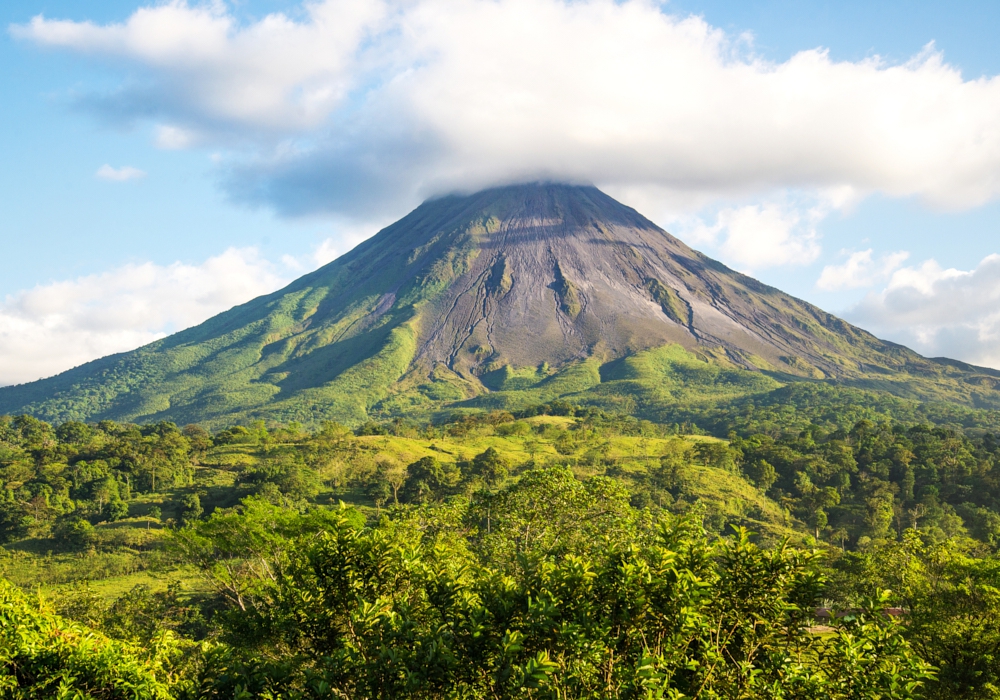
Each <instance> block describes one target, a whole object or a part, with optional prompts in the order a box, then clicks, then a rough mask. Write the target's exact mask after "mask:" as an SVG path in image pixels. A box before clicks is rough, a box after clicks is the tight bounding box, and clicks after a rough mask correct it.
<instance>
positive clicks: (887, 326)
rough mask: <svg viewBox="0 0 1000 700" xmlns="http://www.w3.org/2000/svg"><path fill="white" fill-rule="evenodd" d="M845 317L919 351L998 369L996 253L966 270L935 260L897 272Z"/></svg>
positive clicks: (999, 259)
mask: <svg viewBox="0 0 1000 700" xmlns="http://www.w3.org/2000/svg"><path fill="white" fill-rule="evenodd" d="M846 317H847V318H848V319H849V320H850V321H852V322H853V323H857V324H858V325H861V326H863V327H864V328H867V329H868V330H870V331H872V332H874V333H875V334H876V335H879V336H880V337H884V338H887V339H890V340H895V341H897V342H900V343H903V344H905V345H908V346H910V347H912V348H914V349H915V350H917V351H918V352H920V353H922V354H924V355H928V356H932V357H936V356H944V357H952V358H956V359H959V360H964V361H966V362H971V363H974V364H978V365H985V366H988V367H995V368H997V369H1000V255H996V254H994V255H990V256H988V257H986V258H984V259H983V260H982V262H980V263H979V265H978V266H977V267H976V268H975V269H974V270H968V271H965V270H957V269H954V268H948V269H945V268H942V267H941V266H940V265H939V264H938V263H937V262H936V261H934V260H927V261H925V262H924V263H922V264H921V265H919V266H910V267H904V268H901V269H899V270H896V271H895V272H894V273H893V274H892V277H891V278H890V279H889V283H888V284H887V285H886V287H885V289H883V290H882V291H880V292H871V293H869V294H868V295H867V296H866V297H865V298H864V299H863V300H862V301H861V303H859V304H858V305H857V306H856V307H855V308H854V309H852V310H851V311H850V312H848V313H847V314H846Z"/></svg>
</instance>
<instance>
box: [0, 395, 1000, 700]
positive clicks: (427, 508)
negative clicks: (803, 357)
mask: <svg viewBox="0 0 1000 700" xmlns="http://www.w3.org/2000/svg"><path fill="white" fill-rule="evenodd" d="M836 398H837V397H836V396H832V395H830V394H829V393H824V392H820V393H818V394H815V393H814V394H812V397H811V398H809V397H807V396H800V397H799V400H798V402H797V404H796V402H789V403H788V404H786V405H785V406H784V407H783V408H780V409H779V408H775V407H768V406H760V407H757V406H755V407H753V408H752V410H751V409H750V408H749V407H748V408H747V409H746V410H744V411H743V413H742V415H739V416H736V417H734V421H733V423H732V425H731V428H732V429H731V430H730V431H728V439H720V438H719V437H714V436H711V435H707V434H703V433H705V432H706V431H704V430H702V429H700V428H699V427H698V425H697V424H696V423H693V422H687V423H674V424H662V423H653V422H649V421H645V420H640V419H636V418H633V417H629V416H626V415H622V414H613V413H607V412H604V411H602V410H599V409H595V408H592V407H590V408H588V407H579V406H573V405H571V404H568V403H564V402H554V403H548V404H539V405H535V406H530V407H527V408H525V409H522V410H521V411H519V412H516V413H510V412H506V411H493V412H479V413H474V414H457V415H455V416H454V417H452V418H451V419H448V420H444V421H442V422H438V423H414V422H406V421H399V420H397V421H393V422H389V423H381V424H380V423H369V424H366V425H363V426H360V427H359V428H357V429H355V430H353V431H352V430H349V429H347V428H344V427H343V426H340V425H337V424H334V423H329V424H326V425H324V426H322V427H321V428H320V429H319V430H315V431H306V430H304V429H302V427H301V426H298V425H296V424H289V425H285V426H280V425H273V424H272V425H266V424H264V423H255V424H252V425H248V426H235V427H231V428H227V429H225V430H219V431H217V432H215V433H209V432H207V431H205V430H204V429H202V428H199V427H197V426H194V425H191V426H187V427H184V428H179V427H177V426H175V425H173V424H171V423H159V424H151V425H145V426H135V425H126V424H118V423H113V422H110V421H105V422H102V423H98V424H90V425H88V424H84V423H75V422H69V423H63V424H61V425H58V426H52V425H49V424H47V423H44V422H42V421H39V420H37V419H34V418H30V417H27V416H18V417H8V418H3V419H0V476H2V479H3V487H4V490H3V495H4V500H3V503H2V511H0V513H2V514H0V536H2V538H3V543H4V550H3V551H4V554H3V558H2V559H0V566H2V571H3V574H4V576H5V577H6V578H7V579H8V580H9V581H10V582H11V584H12V585H13V586H14V587H16V588H20V589H21V590H22V591H24V592H25V593H26V594H27V597H25V594H24V593H18V592H16V590H15V589H14V588H10V589H5V590H9V592H8V593H4V595H5V596H7V597H6V598H4V599H3V602H2V605H0V607H2V608H3V610H4V611H6V612H4V614H6V615H7V616H8V617H7V618H6V619H8V620H9V622H8V623H6V626H5V627H4V630H3V631H2V632H0V633H2V634H4V635H7V636H6V637H4V639H5V640H6V641H5V642H4V644H5V646H4V647H3V649H4V651H3V652H2V653H3V664H4V665H3V668H4V669H6V670H5V671H3V672H4V673H5V674H7V675H6V676H3V677H2V678H0V683H6V684H7V685H6V686H5V687H9V688H11V689H13V688H19V689H26V688H31V689H34V690H32V691H31V692H28V691H24V692H27V694H24V692H22V695H21V696H19V697H35V696H37V692H39V691H38V690H37V689H39V688H45V687H57V686H59V684H63V686H64V687H66V688H74V687H77V688H83V689H84V690H85V692H88V693H91V695H92V696H93V697H123V698H124V697H168V696H172V697H178V698H196V697H216V698H236V697H275V698H277V697H286V698H305V697H309V698H313V697H315V698H320V697H352V698H354V697H414V698H439V697H440V698H445V697H468V698H480V697H510V698H514V697H545V698H556V697H559V698H562V697H611V698H615V697H618V698H640V697H641V698H646V697H674V698H681V697H698V698H714V697H723V698H740V697H788V698H803V697H805V698H811V697H817V698H818V697H821V696H822V697H833V698H857V697H871V698H882V697H899V698H905V697H933V698H955V697H959V698H961V697H968V698H979V697H989V695H988V693H989V692H992V691H990V690H989V688H990V687H991V685H993V684H996V683H997V681H998V680H1000V678H998V674H1000V663H997V662H995V661H994V660H993V659H994V658H995V656H994V655H993V652H992V649H993V648H994V646H995V645H996V644H997V643H998V641H1000V635H997V633H995V631H994V626H993V625H992V623H991V622H990V621H991V620H993V619H995V615H996V614H997V613H998V612H1000V600H998V599H996V598H995V596H994V595H993V594H992V593H991V592H990V591H993V590H995V589H996V588H997V587H1000V558H998V557H997V555H996V554H995V551H996V547H997V545H998V543H1000V515H998V497H1000V441H998V440H997V438H996V437H995V434H994V433H993V432H991V430H990V428H989V426H990V424H991V422H992V421H993V420H994V417H993V416H992V415H991V414H988V413H982V412H973V413H974V414H975V415H973V413H960V414H959V415H957V416H956V415H953V414H948V413H947V412H945V413H941V412H937V411H936V409H934V408H933V407H930V406H926V405H925V406H919V407H913V406H902V408H901V406H900V405H896V404H893V405H892V406H890V407H888V408H892V409H893V410H904V414H906V415H911V417H913V416H919V419H917V420H910V421H907V420H902V419H894V418H891V417H890V416H889V415H888V414H886V413H884V412H883V411H885V410H888V409H887V406H886V405H881V404H877V403H872V404H870V405H868V406H867V407H865V406H863V405H860V404H859V403H857V402H855V403H854V405H855V406H856V407H857V411H859V413H851V412H842V411H839V410H837V408H836V403H835V399H836ZM841 398H843V397H841ZM856 398H857V397H856V396H851V397H848V399H851V400H854V399H856ZM845 400H846V399H845ZM831 401H832V403H831ZM775 411H778V414H777V415H776V414H775ZM906 411H911V413H909V414H907V413H906ZM928 416H934V417H935V418H936V420H937V421H938V422H937V423H932V422H930V421H929V420H928V419H927V417H928ZM779 425H784V429H780V428H779ZM37 594H40V595H41V598H40V599H39V598H35V597H33V596H36V595H37ZM821 608H833V609H835V610H843V611H846V612H847V614H846V616H843V617H838V616H837V615H836V614H834V615H833V617H832V618H831V617H830V616H828V615H826V614H825V613H823V614H821V615H820V616H819V617H817V614H818V613H817V610H818V609H821ZM890 608H893V609H895V608H899V609H900V612H899V613H894V614H893V615H890V616H886V615H885V613H884V611H885V610H887V609H890ZM87 629H92V630H94V631H95V632H94V634H97V635H98V636H97V637H92V638H86V639H92V640H96V641H87V642H84V639H85V637H82V636H80V635H81V634H83V633H82V632H80V630H87ZM18 630H31V632H30V634H32V635H36V637H33V638H32V639H35V638H37V642H31V643H28V642H25V641H24V640H25V639H26V638H25V637H24V634H26V633H27V632H22V631H18ZM60 630H74V631H72V632H69V631H60ZM74 635H75V636H74ZM104 639H109V640H113V641H100V640H104ZM15 640H19V641H16V643H15ZM53 644H57V645H59V646H58V651H52V652H51V653H50V652H47V651H44V649H46V648H48V647H47V646H46V645H53ZM114 644H121V645H124V646H123V647H122V649H125V650H127V651H123V652H113V653H111V652H106V651H105V650H110V649H113V648H115V647H113V646H107V645H114ZM81 645H82V646H81ZM95 654H104V656H100V657H98V656H94V655H95ZM95 664H96V666H95ZM932 666H933V668H932ZM25 669H31V670H30V671H26V670H25ZM95 669H97V670H95ZM101 669H103V670H101ZM860 669H864V672H861V671H860ZM87 674H91V675H87ZM95 674H96V675H95ZM136 674H138V675H136ZM140 677H141V679H142V680H141V681H139V680H136V679H137V678H140ZM88 679H89V680H88ZM130 679H131V680H130ZM46 684H48V685H46ZM130 684H131V685H130ZM99 688H103V690H100V691H99V692H98V689H99ZM129 688H142V689H143V690H141V692H140V691H139V690H134V691H133V690H130V689H129ZM19 692H20V691H19ZM33 692H34V693H36V694H35V695H32V693H33ZM984 693H987V694H986V695H984Z"/></svg>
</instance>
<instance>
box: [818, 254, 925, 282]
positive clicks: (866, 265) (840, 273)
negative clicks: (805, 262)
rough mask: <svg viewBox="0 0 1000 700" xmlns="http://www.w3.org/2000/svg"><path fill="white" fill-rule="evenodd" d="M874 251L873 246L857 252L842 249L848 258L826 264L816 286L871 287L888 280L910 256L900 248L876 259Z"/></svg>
mask: <svg viewBox="0 0 1000 700" xmlns="http://www.w3.org/2000/svg"><path fill="white" fill-rule="evenodd" d="M873 252H874V251H873V250H872V249H871V248H869V249H868V250H860V251H857V252H850V251H847V250H843V251H841V255H847V260H845V261H844V262H843V263H841V264H840V265H827V266H825V267H824V268H823V271H822V272H821V273H820V275H819V279H818V280H817V281H816V286H817V287H819V288H820V289H822V290H824V291H827V292H836V291H840V290H843V289H859V288H861V287H871V286H873V285H875V284H877V283H879V282H884V281H885V280H887V279H888V278H889V275H891V274H892V273H893V272H895V271H896V270H897V269H898V268H899V267H900V265H902V264H903V263H904V262H906V259H907V258H909V257H910V254H909V253H908V252H907V251H905V250H900V251H896V252H895V253H885V254H883V255H881V256H880V257H879V259H878V260H875V259H874V258H873V257H872V254H873Z"/></svg>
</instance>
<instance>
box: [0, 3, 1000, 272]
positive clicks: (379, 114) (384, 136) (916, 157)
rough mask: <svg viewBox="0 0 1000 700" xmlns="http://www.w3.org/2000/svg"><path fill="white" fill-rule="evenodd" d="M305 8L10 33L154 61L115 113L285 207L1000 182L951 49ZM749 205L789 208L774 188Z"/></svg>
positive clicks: (159, 10) (575, 20)
mask: <svg viewBox="0 0 1000 700" xmlns="http://www.w3.org/2000/svg"><path fill="white" fill-rule="evenodd" d="M296 17H299V19H293V18H292V17H290V16H287V15H284V14H271V15H268V16H266V17H264V18H263V19H259V20H255V21H252V22H249V23H240V22H239V21H238V20H237V18H236V17H235V16H234V15H233V14H231V13H229V12H228V11H226V10H225V9H224V6H223V4H222V3H213V4H211V5H209V6H207V7H206V6H190V5H188V4H186V3H185V2H183V1H181V0H174V1H173V2H169V3H167V4H163V5H156V6H152V7H147V8H143V9H140V10H138V11H136V12H135V13H134V14H133V15H132V16H131V17H129V18H128V19H127V21H125V22H123V23H120V24H109V25H97V24H94V23H90V22H71V21H62V20H53V19H46V18H44V17H42V16H38V17H35V18H34V19H33V20H31V21H30V22H29V23H28V24H25V25H15V26H12V27H11V32H12V34H14V35H15V36H17V37H20V38H23V39H27V40H30V41H33V42H36V43H38V44H42V45H46V46H54V47H62V48H64V49H67V50H71V51H75V52H77V53H80V54H86V55H93V56H97V57H104V58H110V59H113V60H114V61H115V62H116V64H119V65H122V66H124V67H130V68H137V69H138V70H139V72H138V73H136V75H138V76H139V78H137V79H136V81H135V83H134V84H133V83H130V84H129V86H125V87H123V88H122V89H121V90H120V91H119V92H116V93H115V94H114V95H112V96H110V97H107V98H106V99H104V101H103V104H104V106H105V108H106V109H107V110H110V111H118V112H121V113H122V114H124V115H125V116H129V115H131V116H132V117H135V118H152V119H153V120H154V121H156V122H158V123H159V124H161V130H160V132H159V136H158V141H159V143H160V145H162V146H165V147H183V146H184V145H185V144H187V145H190V144H194V143H197V144H203V145H208V146H212V144H215V145H222V146H226V147H232V148H234V149H235V150H234V151H231V152H230V158H229V166H230V167H229V170H228V171H227V172H228V176H229V179H228V186H229V188H230V191H231V193H232V194H233V196H234V197H236V198H238V199H245V200H249V201H254V202H264V203H267V204H269V205H271V206H274V207H275V208H276V209H277V210H279V211H281V212H284V213H287V214H301V213H309V212H315V211H328V212H330V211H332V212H337V213H341V214H349V215H358V216H366V215H369V214H371V213H372V212H375V211H382V212H384V211H385V208H386V207H387V206H389V207H390V208H393V209H394V210H395V211H397V212H398V211H402V210H403V209H405V208H406V207H408V206H410V205H411V204H412V203H413V202H414V201H416V199H419V198H420V197H422V196H425V195H428V194H431V193H434V192H439V191H442V190H447V189H452V188H459V189H463V188H464V189H471V188H477V187H480V186H483V185H486V184H491V183H497V182H501V181H511V180H524V179H530V178H539V177H552V178H559V179H567V180H573V181H592V182H595V183H597V184H599V185H602V186H608V187H612V188H614V187H617V188H627V187H657V188H660V189H661V190H662V191H663V192H666V193H668V194H669V195H670V196H671V197H672V198H673V199H675V200H676V199H683V198H685V197H686V198H687V199H688V200H704V199H706V198H708V199H709V200H711V199H713V198H716V199H717V198H726V199H730V200H731V199H733V198H734V197H737V198H738V197H744V196H747V195H750V194H754V193H758V194H759V193H768V192H773V191H775V190H779V191H780V190H782V189H784V188H799V189H810V188H814V189H817V190H818V189H825V188H835V187H840V188H849V189H852V190H853V191H856V192H858V193H866V192H872V191H880V192H883V193H886V194H888V195H890V196H914V195H915V196H918V197H921V198H923V199H924V200H926V201H928V202H931V203H933V204H935V205H939V206H945V207H969V206H975V205H978V204H981V203H983V202H986V201H989V200H991V199H994V198H996V197H997V196H998V194H1000V79H998V78H979V79H976V80H964V79H963V78H962V76H961V74H960V72H959V71H958V70H957V69H956V68H953V67H951V66H949V65H947V64H946V63H945V62H944V59H943V57H942V56H941V55H940V54H939V53H937V52H935V51H934V50H933V48H932V47H929V48H928V49H927V50H926V51H925V52H923V53H922V54H920V55H919V56H917V57H915V58H914V59H913V60H912V61H910V62H908V63H906V64H903V65H890V64H887V63H884V62H882V61H880V60H879V59H877V58H871V59H866V60H863V61H858V62H845V61H834V60H832V59H831V58H830V57H829V55H828V54H827V53H825V52H824V51H822V50H811V51H803V52H800V53H798V54H796V55H795V56H793V57H791V58H790V59H788V60H786V61H784V62H780V63H773V62H768V61H764V60H762V59H760V58H759V57H757V56H755V55H754V54H753V53H752V47H751V48H748V46H749V44H748V43H747V42H746V40H745V37H742V36H737V37H730V36H728V35H726V34H725V33H724V32H722V31H720V30H718V29H715V28H713V27H711V26H709V25H708V24H707V23H706V22H704V21H703V20H702V19H700V18H696V17H693V18H692V17H688V18H682V17H677V16H672V15H669V14H667V13H666V12H665V10H664V7H663V6H662V5H661V4H659V3H656V2H653V0H625V1H623V2H614V1H613V0H581V1H579V2H570V1H568V0H323V1H319V2H313V3H306V4H304V5H302V9H301V12H300V13H299V14H297V15H296ZM171 130H177V131H176V132H175V131H171ZM171 134H182V135H183V138H176V139H175V138H173V137H171V136H170V135H171ZM241 144H242V145H241ZM733 216H734V217H744V220H747V217H752V218H756V219H757V220H758V221H762V220H763V219H767V218H769V217H770V219H771V223H770V224H767V225H768V226H770V227H772V228H773V226H775V225H778V226H780V225H784V224H781V223H780V222H778V221H777V219H776V218H775V217H778V218H780V217H781V214H780V213H775V212H769V211H766V206H764V205H761V206H759V207H758V211H756V212H752V211H750V210H746V211H743V212H742V213H734V214H733ZM734 221H735V219H734ZM737 225H738V224H737ZM747 225H748V226H749V225H750V224H747ZM756 225H757V224H754V226H756ZM760 225H763V224H760ZM734 245H737V244H736V243H734ZM803 245H804V246H805V247H804V248H802V249H801V250H798V251H793V252H790V253H787V255H791V257H792V258H794V259H796V260H799V259H803V258H805V257H808V256H809V255H810V254H811V253H810V250H811V247H810V245H809V244H808V243H803ZM734 251H735V253H734V254H737V255H744V254H745V253H746V251H745V250H743V249H740V248H735V249H734ZM783 255H785V253H782V254H776V256H775V257H776V258H777V259H780V258H781V257H782V256H783Z"/></svg>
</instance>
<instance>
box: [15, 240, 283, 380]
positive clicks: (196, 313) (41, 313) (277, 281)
mask: <svg viewBox="0 0 1000 700" xmlns="http://www.w3.org/2000/svg"><path fill="white" fill-rule="evenodd" d="M283 282H284V280H283V278H282V276H281V275H280V274H279V273H278V272H277V271H276V270H275V269H274V267H273V266H272V265H271V264H270V263H268V262H267V261H266V260H264V259H262V258H261V257H260V256H259V255H258V253H257V252H256V251H255V250H254V249H252V248H245V249H236V248H231V249H229V250H227V251H225V252H224V253H222V254H221V255H218V256H216V257H213V258H210V259H208V260H206V261H205V262H204V263H202V264H200V265H186V264H182V263H174V264H173V265H165V266H164V265H154V264H152V263H144V264H133V265H125V266H123V267H120V268H117V269H114V270H111V271H109V272H105V273H102V274H97V275H90V276H86V277H80V278H78V279H75V280H68V281H61V282H53V283H50V284H45V285H39V286H37V287H35V288H34V289H29V290H25V291H22V292H20V293H18V294H14V295H12V296H9V297H7V298H6V300H4V301H3V302H2V303H0V385H6V384H17V383H21V382H26V381H31V380H33V379H38V378H40V377H46V376H50V375H53V374H56V373H58V372H61V371H63V370H66V369H69V368H70V367H74V366H76V365H79V364H82V363H84V362H87V361H89V360H93V359H96V358H98V357H103V356H105V355H109V354H111V353H115V352H121V351H124V350H131V349H133V348H136V347H139V346H140V345H144V344H146V343H149V342H152V341H154V340H156V339H158V338H161V337H163V336H165V335H167V334H169V333H172V332H174V331H177V330H180V329H183V328H186V327H189V326H192V325H195V324H197V323H200V322H201V321H204V320H205V319H207V318H209V317H211V316H213V315H215V314H217V313H219V312H221V311H224V310H226V309H228V308H230V307H232V306H234V305H236V304H240V303H243V302H245V301H248V300H249V299H252V298H253V297H256V296H259V295H261V294H265V293H267V292H271V291H273V290H275V289H277V288H278V287H280V286H281V284H282V283H283Z"/></svg>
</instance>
